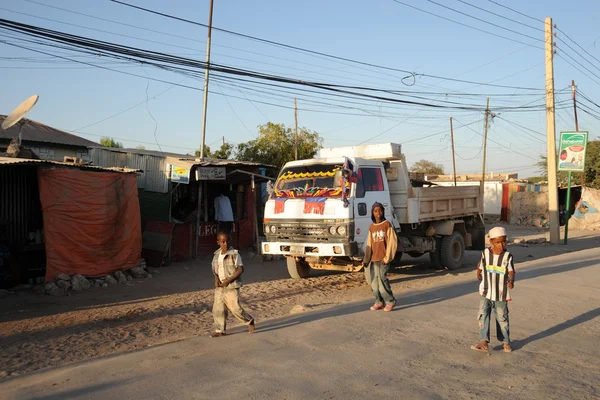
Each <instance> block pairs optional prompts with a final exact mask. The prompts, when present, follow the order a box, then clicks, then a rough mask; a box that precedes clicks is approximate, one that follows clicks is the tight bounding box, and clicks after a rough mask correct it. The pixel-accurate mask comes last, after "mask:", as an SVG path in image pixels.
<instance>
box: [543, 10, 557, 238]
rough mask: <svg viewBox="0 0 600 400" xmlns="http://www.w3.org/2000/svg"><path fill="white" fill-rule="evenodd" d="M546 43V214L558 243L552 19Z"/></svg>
mask: <svg viewBox="0 0 600 400" xmlns="http://www.w3.org/2000/svg"><path fill="white" fill-rule="evenodd" d="M545 25H546V29H545V41H546V56H545V59H546V152H547V154H546V156H547V160H548V212H549V214H550V215H549V217H550V243H553V244H558V243H559V242H560V219H559V215H558V181H557V177H556V125H555V123H556V120H555V118H556V117H555V115H554V111H555V108H554V35H553V26H552V18H546V19H545Z"/></svg>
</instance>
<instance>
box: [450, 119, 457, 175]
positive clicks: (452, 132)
mask: <svg viewBox="0 0 600 400" xmlns="http://www.w3.org/2000/svg"><path fill="white" fill-rule="evenodd" d="M450 139H451V140H452V170H453V171H454V186H456V158H455V157H454V129H453V128H452V117H450Z"/></svg>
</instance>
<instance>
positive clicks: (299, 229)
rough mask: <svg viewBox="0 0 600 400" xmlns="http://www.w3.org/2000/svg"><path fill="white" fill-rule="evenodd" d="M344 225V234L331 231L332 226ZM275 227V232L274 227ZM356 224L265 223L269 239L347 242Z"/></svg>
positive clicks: (266, 234)
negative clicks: (333, 233)
mask: <svg viewBox="0 0 600 400" xmlns="http://www.w3.org/2000/svg"><path fill="white" fill-rule="evenodd" d="M342 225H343V226H344V227H345V228H346V233H345V234H344V235H339V234H335V235H332V234H331V233H330V232H329V229H330V227H332V226H335V227H339V226H342ZM273 226H274V227H275V232H273V231H272V227H273ZM353 226H354V224H352V223H348V222H344V223H334V222H331V223H324V222H323V223H314V222H274V221H273V222H268V223H265V236H266V237H267V240H269V241H280V240H302V241H307V242H311V241H328V242H338V243H339V242H343V241H344V242H345V241H348V239H349V236H350V235H352V233H353V232H352V227H353Z"/></svg>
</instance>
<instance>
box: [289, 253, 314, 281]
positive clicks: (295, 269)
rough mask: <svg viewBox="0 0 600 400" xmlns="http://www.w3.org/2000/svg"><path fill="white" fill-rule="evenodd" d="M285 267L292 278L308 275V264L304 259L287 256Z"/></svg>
mask: <svg viewBox="0 0 600 400" xmlns="http://www.w3.org/2000/svg"><path fill="white" fill-rule="evenodd" d="M286 262H287V269H288V273H289V274H290V277H291V278H292V279H303V278H308V276H309V275H310V265H308V263H307V262H306V261H305V260H304V259H300V260H299V261H296V258H294V257H287V258H286Z"/></svg>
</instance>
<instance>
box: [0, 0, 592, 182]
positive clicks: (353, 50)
mask: <svg viewBox="0 0 600 400" xmlns="http://www.w3.org/2000/svg"><path fill="white" fill-rule="evenodd" d="M465 1H466V2H468V3H471V4H476V5H478V6H479V7H481V8H484V9H486V10H489V11H492V12H495V13H497V14H499V15H502V16H505V17H507V18H512V19H515V20H517V21H520V22H521V24H515V23H512V22H510V21H507V20H505V19H502V18H500V17H498V16H494V15H491V14H489V13H484V12H483V11H480V10H476V9H474V8H472V7H469V6H468V5H467V4H465V3H462V2H460V1H459V0H444V1H443V4H444V5H446V6H448V7H451V8H454V9H456V10H459V11H461V12H464V13H468V14H470V15H473V16H476V17H478V18H482V19H484V20H485V21H487V22H491V23H493V24H497V25H501V26H504V27H507V28H510V29H513V30H516V31H518V32H521V33H523V34H526V35H529V36H533V37H535V38H539V39H541V40H543V32H541V31H539V29H543V27H544V26H543V24H542V23H539V22H536V21H533V20H531V19H528V18H525V17H523V16H520V15H518V14H516V13H513V12H511V11H510V10H507V9H506V8H502V7H499V6H497V5H496V4H494V3H493V2H491V1H484V0H465ZM129 2H130V3H131V4H136V5H140V6H143V7H146V8H150V9H154V10H157V11H161V12H164V13H167V14H172V15H176V16H181V17H183V18H188V19H191V20H195V21H198V22H202V23H206V22H207V20H208V4H209V2H208V0H203V1H198V0H173V1H170V2H165V1H158V0H145V1H141V0H130V1H129ZM402 2H404V3H407V4H411V5H414V6H416V7H419V8H422V9H424V10H428V11H430V12H433V13H436V14H439V15H442V16H444V17H447V18H450V19H453V20H455V21H459V22H462V23H465V24H469V25H472V26H475V27H478V28H480V29H484V30H488V31H490V32H494V33H497V34H500V35H503V36H507V37H510V38H513V39H515V40H518V41H522V42H524V43H527V44H531V45H534V46H541V47H543V43H542V42H539V41H535V40H533V39H530V38H527V37H524V36H520V35H516V34H513V33H510V32H506V31H503V30H501V29H499V28H497V27H494V26H491V25H489V24H488V23H483V22H480V21H476V20H473V19H470V18H468V17H466V16H464V15H460V14H458V13H455V12H452V11H450V10H448V9H445V8H442V7H441V6H439V5H436V4H434V3H432V2H430V1H427V0H402ZM499 2H501V3H502V4H504V5H506V6H509V7H511V8H514V9H516V10H518V11H520V12H522V13H524V14H527V15H530V16H533V17H535V18H538V19H543V18H544V17H547V16H550V17H553V19H554V23H555V24H557V25H558V27H559V28H560V29H562V30H563V31H564V33H566V34H567V35H568V36H569V37H570V38H571V39H573V40H575V41H576V42H577V44H579V45H580V46H581V47H583V48H584V49H585V50H586V51H587V52H589V53H590V54H591V55H592V56H594V57H595V58H597V59H600V39H599V37H600V29H598V26H597V22H596V21H595V18H594V16H597V15H600V5H599V3H598V2H595V1H591V0H588V1H580V2H577V3H565V2H564V1H559V0H551V1H545V2H542V1H530V2H527V3H526V2H518V1H514V0H505V1H501V0H500V1H499ZM439 3H440V4H442V0H439ZM42 4H47V5H51V6H53V7H58V8H62V9H63V10H60V9H57V8H50V7H45V6H43V5H42ZM65 10H66V11H65ZM0 11H1V12H2V15H3V18H5V19H9V20H15V21H19V22H24V23H28V24H32V25H37V26H42V27H45V28H50V29H55V30H59V31H63V32H69V33H73V34H77V35H82V36H87V37H91V38H95V39H100V40H105V41H111V42H117V43H120V44H126V45H130V46H135V47H140V48H144V49H150V50H155V51H161V52H167V53H174V54H178V55H184V56H186V57H190V58H196V59H201V60H203V59H204V52H205V46H206V44H205V38H206V29H205V28H202V27H199V26H195V25H190V24H186V23H182V22H179V21H174V20H169V19H166V18H164V17H160V16H156V15H150V14H147V13H144V12H142V11H139V10H133V9H130V8H127V7H124V6H122V5H118V4H115V3H113V2H111V1H109V0H97V1H93V2H92V1H75V0H54V1H50V0H35V1H26V0H12V1H10V2H9V1H7V0H1V1H0ZM68 11H71V12H68ZM76 13H79V14H76ZM26 14H27V15H26ZM81 14H88V15H91V16H95V17H96V18H91V17H88V16H85V15H81ZM40 17H41V18H40ZM42 18H43V19H42ZM98 18H102V19H103V20H100V19H98ZM109 21H112V22H109ZM60 22H62V23H60ZM123 24H129V25H134V26H137V27H141V28H146V29H147V30H142V29H139V28H135V27H132V26H125V25H123ZM213 24H214V26H216V27H220V28H225V29H229V30H233V31H236V32H241V33H245V34H248V35H253V36H257V37H261V38H264V39H269V40H274V41H278V42H282V43H286V44H290V45H294V46H298V47H303V48H308V49H311V50H315V51H318V52H322V53H326V54H332V55H336V56H340V57H345V58H350V59H354V60H360V61H364V62H368V63H372V64H377V65H385V66H389V67H393V68H398V69H404V70H409V71H415V72H416V73H423V74H429V75H439V76H443V77H455V78H457V79H463V80H469V81H475V82H494V83H495V84H502V85H508V86H519V87H521V86H523V87H534V88H540V89H543V87H544V73H545V69H544V52H543V50H541V49H538V48H533V47H530V46H527V45H525V44H520V43H516V42H514V41H510V40H505V39H502V38H498V37H495V36H491V35H487V34H485V33H482V32H478V31H476V30H473V29H470V28H467V27H464V26H461V25H458V24H456V23H453V22H450V21H446V20H442V19H439V18H436V17H435V16H432V15H428V14H426V13H423V12H421V11H417V10H414V9H411V8H409V7H406V6H404V5H402V4H399V3H397V2H394V1H392V0H376V1H371V2H366V1H358V0H346V1H342V0H329V1H313V0H307V1H303V2H288V1H275V0H263V1H261V2H247V1H241V0H230V1H223V0H215V9H214V19H213ZM76 25H77V26H76ZM527 25H531V26H533V28H537V29H532V28H530V27H529V26H527ZM148 30H152V31H157V32H150V31H148ZM159 32H160V33H159ZM0 34H2V35H3V34H4V32H0ZM558 35H559V39H558V40H557V43H558V49H557V52H558V53H559V54H558V56H557V57H556V58H555V82H556V89H557V90H561V89H565V88H567V86H568V85H569V84H570V82H571V80H572V79H575V81H576V83H577V85H578V87H579V89H580V90H582V91H583V93H585V94H587V95H588V96H589V97H590V98H591V99H592V100H593V101H595V102H596V103H598V102H600V96H598V95H597V93H598V89H599V84H600V61H598V60H596V59H594V58H592V57H590V56H589V55H588V54H586V53H585V52H584V51H583V50H581V49H580V48H579V47H577V45H575V44H574V43H573V42H571V41H570V40H568V39H567V38H566V37H564V35H563V33H562V32H558ZM1 40H8V41H12V42H13V43H17V41H15V40H14V39H7V38H6V37H3V36H0V41H1ZM596 40H598V42H597V43H596ZM212 43H213V47H212V61H213V62H215V63H220V64H226V65H229V66H236V67H241V68H245V69H251V70H255V71H261V72H268V73H273V74H276V75H284V76H288V77H293V78H299V79H306V80H308V79H310V80H314V81H319V82H331V83H343V84H353V85H362V86H370V87H378V88H386V89H396V90H411V91H418V92H444V93H447V92H458V93H461V92H462V93H478V94H479V96H475V97H473V98H468V99H466V100H463V101H465V102H467V103H470V104H481V106H482V107H483V106H485V99H486V95H490V98H491V99H490V108H491V110H492V111H494V108H495V107H498V106H502V105H510V106H519V105H523V104H525V103H531V104H542V103H544V100H543V92H535V93H538V94H539V96H538V95H536V96H533V95H527V96H524V94H531V93H532V92H530V91H524V90H515V89H506V88H493V87H486V86H480V85H474V84H468V83H458V82H451V81H447V80H438V79H431V78H418V79H417V80H416V81H415V82H414V83H415V84H414V85H413V86H407V85H405V84H404V83H403V80H402V78H403V77H404V76H405V74H402V73H399V72H393V71H386V70H381V69H377V68H373V67H365V66H358V65H355V64H350V63H347V62H344V61H336V60H332V59H328V58H326V57H321V56H313V55H307V54H302V53H300V52H297V51H290V50H286V49H282V48H280V47H276V46H271V45H267V44H264V43H259V42H256V41H252V40H248V39H244V38H240V37H237V36H232V35H229V34H226V33H221V32H216V31H215V32H213V39H212ZM566 44H568V45H570V46H572V47H573V49H575V50H577V51H578V52H579V53H580V54H581V55H583V56H585V59H584V58H582V57H579V56H577V55H576V54H575V53H574V51H573V50H571V49H569V48H568V47H567V46H566ZM36 48H39V49H41V48H42V47H41V46H37V47H36ZM0 49H1V51H2V54H1V55H0V70H2V76H3V79H2V84H3V88H2V95H1V96H0V113H3V114H7V113H8V112H10V111H11V109H12V108H14V107H15V106H16V105H17V104H19V103H20V102H21V101H22V100H24V99H25V98H27V97H29V96H30V95H32V94H39V95H40V101H39V102H38V104H37V105H36V107H35V109H34V110H33V111H32V112H31V113H30V114H29V115H28V117H29V118H31V119H34V120H37V121H40V122H42V123H45V124H47V125H51V126H54V127H56V128H59V129H64V130H71V131H77V132H78V133H77V134H79V135H80V136H83V137H86V138H88V139H90V140H95V141H97V140H99V138H100V136H111V137H114V138H116V139H117V140H118V141H121V142H123V143H124V144H125V146H126V147H135V146H137V145H138V144H142V145H144V146H145V147H146V148H148V149H158V148H159V145H160V148H161V149H162V150H163V151H169V152H180V153H188V152H192V151H193V150H194V149H197V148H198V147H199V143H200V134H201V127H200V126H201V116H202V92H201V90H190V89H186V88H181V87H177V86H173V85H172V84H165V83H159V82H155V81H149V80H148V79H143V78H138V77H132V76H127V75H123V74H120V73H117V72H113V71H107V70H103V69H99V68H94V67H92V66H89V65H84V64H77V63H73V62H68V61H66V60H64V59H59V58H53V57H51V56H47V55H43V54H38V53H32V52H29V51H27V50H23V49H18V48H15V47H12V46H9V45H6V44H3V43H0ZM45 51H48V50H47V49H46V50H45ZM50 52H52V53H54V54H58V55H62V56H65V57H69V58H75V59H77V60H80V61H83V62H87V63H93V64H99V65H103V66H106V67H109V68H112V69H116V70H119V71H124V72H127V73H132V74H136V75H141V76H150V77H152V78H156V79H162V80H166V81H169V82H174V83H181V84H183V85H189V86H193V87H196V88H198V89H201V88H202V81H201V80H198V79H195V78H189V77H185V76H182V75H179V74H175V73H172V72H163V71H159V70H157V69H154V68H152V67H144V68H143V67H141V66H137V65H132V64H122V63H115V62H114V60H110V59H106V57H105V58H103V57H99V56H98V57H89V56H88V57H82V56H81V55H75V57H73V54H74V53H69V52H67V51H64V50H61V51H60V53H59V52H58V51H56V52H53V51H52V50H50ZM570 57H573V58H570ZM564 59H568V60H570V62H571V63H572V64H573V65H575V66H577V67H578V68H579V69H580V70H581V71H582V72H583V73H582V72H580V71H577V70H576V69H575V68H573V67H572V66H570V65H569V64H568V63H567V62H565V61H564ZM584 66H585V68H587V69H589V71H587V70H586V69H584ZM590 71H591V72H590ZM594 74H595V75H598V76H594ZM586 75H587V76H586ZM408 81H410V80H408ZM404 82H405V83H406V82H407V81H404ZM210 90H211V94H210V95H209V106H208V123H207V138H206V143H207V144H208V145H210V146H211V147H212V148H216V147H218V146H219V144H220V143H221V140H222V138H223V137H225V140H227V141H229V142H231V143H234V144H236V143H242V142H245V141H248V140H250V139H252V138H254V137H255V135H256V132H257V129H256V127H257V125H259V124H263V123H265V122H267V121H272V122H281V123H285V124H286V125H289V126H292V125H293V121H294V115H293V110H292V109H291V108H292V107H293V97H294V95H293V94H290V93H284V92H274V91H272V89H268V90H267V91H265V89H261V88H259V90H261V91H260V92H256V91H250V90H247V89H246V88H241V87H239V86H238V87H235V86H232V85H231V84H230V83H226V82H223V81H220V82H218V81H216V80H215V81H214V82H213V83H211V85H210ZM147 96H148V101H147V102H146V99H147ZM297 97H298V108H299V125H300V126H303V127H306V128H309V129H312V130H315V131H317V132H319V133H320V134H321V136H322V137H324V138H325V145H326V146H338V145H353V144H358V143H361V142H364V141H366V140H369V139H371V138H373V137H376V138H374V139H371V140H370V143H380V142H388V141H394V142H398V143H406V144H405V145H404V152H405V153H406V154H407V157H408V161H409V163H412V162H414V161H417V160H419V159H422V158H424V159H429V160H432V161H436V162H439V163H441V164H443V165H444V167H445V169H446V171H447V172H449V173H450V172H451V168H452V167H451V166H452V164H451V151H450V140H449V135H448V132H446V131H448V129H449V121H448V120H449V117H450V116H453V118H454V119H455V122H454V125H455V127H459V126H461V125H463V124H471V123H472V125H469V126H468V127H463V128H458V129H455V141H456V146H457V147H456V151H457V155H458V157H457V169H458V172H459V173H473V172H477V171H480V169H481V146H482V136H481V133H482V131H483V114H482V113H480V112H473V111H468V112H464V111H462V112H460V111H447V110H438V111H432V110H428V109H424V108H414V107H408V108H407V107H401V106H393V107H387V106H386V105H383V104H379V105H375V106H370V108H368V110H369V112H368V114H365V113H364V112H355V111H352V112H349V110H347V109H343V108H339V107H331V106H330V105H324V104H322V103H323V102H325V103H329V104H331V102H330V100H328V99H325V98H323V97H322V96H321V97H322V98H321V99H318V98H315V97H311V96H310V95H309V96H307V95H304V94H299V95H298V96H297ZM444 98H445V97H444V96H440V97H439V99H442V100H443V99H444ZM569 99H570V93H569V92H561V93H560V94H558V95H557V101H567V100H569ZM449 100H455V99H449ZM350 101H355V102H363V103H364V101H363V100H360V99H354V100H350ZM265 102H266V103H271V104H276V105H279V106H280V107H277V106H274V105H268V104H263V103H265ZM338 104H341V103H338ZM588 106H589V103H588ZM283 107H289V108H283ZM357 107H358V108H361V109H363V110H364V109H365V107H363V106H362V105H360V106H359V105H357ZM591 107H593V106H591ZM126 110H127V111H126ZM148 110H149V111H150V113H151V115H150V113H149V111H148ZM596 112H598V113H599V114H600V110H598V109H596ZM119 113H120V114H119ZM348 113H355V114H356V113H359V114H361V115H360V116H356V115H348ZM117 114H119V115H117ZM500 117H501V118H502V119H500V118H495V119H494V121H493V122H492V124H491V128H490V131H489V138H490V143H488V150H489V152H488V168H487V169H488V171H492V172H519V173H520V174H521V176H530V175H535V172H536V168H535V167H533V164H535V162H536V158H537V156H538V155H539V154H541V153H543V152H545V143H544V134H545V129H546V122H545V121H546V117H545V113H544V112H542V111H537V112H527V113H523V112H508V111H506V112H503V113H500ZM103 120H104V121H103ZM154 120H156V122H157V124H156V125H155V122H154ZM100 121H102V122H100ZM507 121H508V122H507ZM556 122H557V135H558V132H560V131H561V130H572V129H574V122H573V112H572V109H571V108H567V109H563V110H559V111H558V112H557V118H556ZM579 123H580V129H582V130H583V129H587V130H590V131H591V136H592V137H596V136H597V133H598V129H596V128H597V127H598V126H600V123H599V122H598V121H597V120H596V119H594V118H592V117H591V116H589V115H587V114H584V113H583V112H580V113H579ZM514 124H519V125H520V126H524V127H526V128H528V129H530V130H533V131H534V132H532V131H529V130H524V129H523V128H520V127H519V126H517V125H514ZM155 130H156V134H155ZM384 132H385V133H384ZM535 132H537V133H535ZM435 133H440V134H439V135H435V136H432V137H429V138H426V139H422V140H418V139H419V138H421V137H423V136H428V135H432V134H435ZM155 136H156V137H155ZM156 142H158V145H157V143H156Z"/></svg>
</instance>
